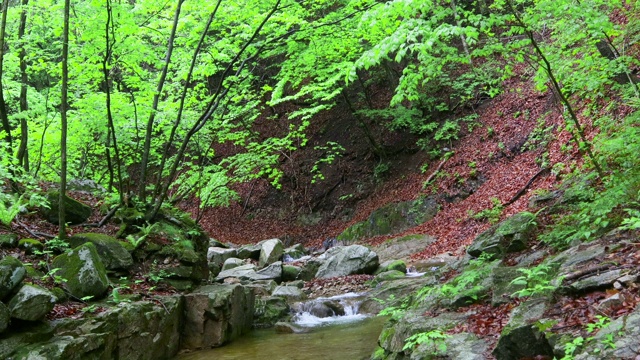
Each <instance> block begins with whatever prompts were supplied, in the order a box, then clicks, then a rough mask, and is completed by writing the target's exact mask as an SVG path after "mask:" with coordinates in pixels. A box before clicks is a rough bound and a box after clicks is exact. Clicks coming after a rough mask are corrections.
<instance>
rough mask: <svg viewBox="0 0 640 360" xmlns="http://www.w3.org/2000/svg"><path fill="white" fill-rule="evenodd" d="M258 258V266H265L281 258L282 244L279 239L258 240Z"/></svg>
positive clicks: (282, 252)
mask: <svg viewBox="0 0 640 360" xmlns="http://www.w3.org/2000/svg"><path fill="white" fill-rule="evenodd" d="M260 245H261V248H260V258H259V260H258V266H259V267H265V266H267V265H269V264H272V263H274V262H276V261H279V260H281V259H282V255H283V254H284V246H283V245H282V241H280V239H269V240H265V241H262V242H260Z"/></svg>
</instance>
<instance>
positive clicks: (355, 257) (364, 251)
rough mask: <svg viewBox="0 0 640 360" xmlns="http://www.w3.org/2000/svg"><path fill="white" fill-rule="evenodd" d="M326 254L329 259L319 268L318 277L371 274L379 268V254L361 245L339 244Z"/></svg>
mask: <svg viewBox="0 0 640 360" xmlns="http://www.w3.org/2000/svg"><path fill="white" fill-rule="evenodd" d="M324 255H326V258H327V260H326V261H325V262H324V263H323V264H322V265H321V266H320V268H319V269H318V272H317V273H316V276H315V277H316V278H331V277H337V276H346V275H353V274H371V273H373V272H374V271H375V270H376V269H377V268H378V255H377V254H376V253H375V252H373V251H371V250H369V249H368V248H366V247H364V246H361V245H351V246H337V247H334V248H331V249H330V250H329V251H327V253H325V254H324Z"/></svg>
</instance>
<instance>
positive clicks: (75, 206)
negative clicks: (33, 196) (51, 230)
mask: <svg viewBox="0 0 640 360" xmlns="http://www.w3.org/2000/svg"><path fill="white" fill-rule="evenodd" d="M46 197H47V201H49V208H45V207H42V208H41V209H40V211H41V213H42V215H43V216H44V217H45V219H46V220H47V221H48V222H50V223H52V224H56V225H57V224H58V223H59V222H60V219H59V218H58V215H59V212H60V192H58V191H56V190H54V191H49V192H47V195H46ZM64 213H65V219H64V221H65V222H66V223H69V224H72V225H75V224H82V223H83V222H85V221H87V219H88V218H89V216H91V207H90V206H88V205H85V204H83V203H81V202H79V201H77V200H74V199H72V198H70V197H68V196H65V200H64Z"/></svg>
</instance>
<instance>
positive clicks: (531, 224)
mask: <svg viewBox="0 0 640 360" xmlns="http://www.w3.org/2000/svg"><path fill="white" fill-rule="evenodd" d="M535 218H536V216H535V215H534V214H532V213H530V212H521V213H519V214H516V215H513V216H512V217H510V218H508V219H506V220H504V221H503V222H501V223H499V224H497V225H495V226H493V227H491V228H490V229H489V230H487V231H485V232H483V233H482V234H480V235H479V236H478V237H477V238H476V239H475V240H474V242H473V244H471V246H469V248H468V249H467V253H468V254H469V255H471V256H473V257H479V256H480V255H482V254H487V255H489V256H490V257H491V258H493V259H497V258H502V257H504V255H505V254H507V253H512V252H517V251H521V250H524V249H526V247H527V242H528V241H529V237H530V235H531V233H532V232H533V230H534V229H535V227H536V223H535Z"/></svg>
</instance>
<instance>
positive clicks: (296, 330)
mask: <svg viewBox="0 0 640 360" xmlns="http://www.w3.org/2000/svg"><path fill="white" fill-rule="evenodd" d="M274 330H275V332H277V333H278V334H301V333H306V332H309V329H307V328H304V327H302V326H297V325H296V324H292V323H290V322H277V323H276V324H275V325H274Z"/></svg>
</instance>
